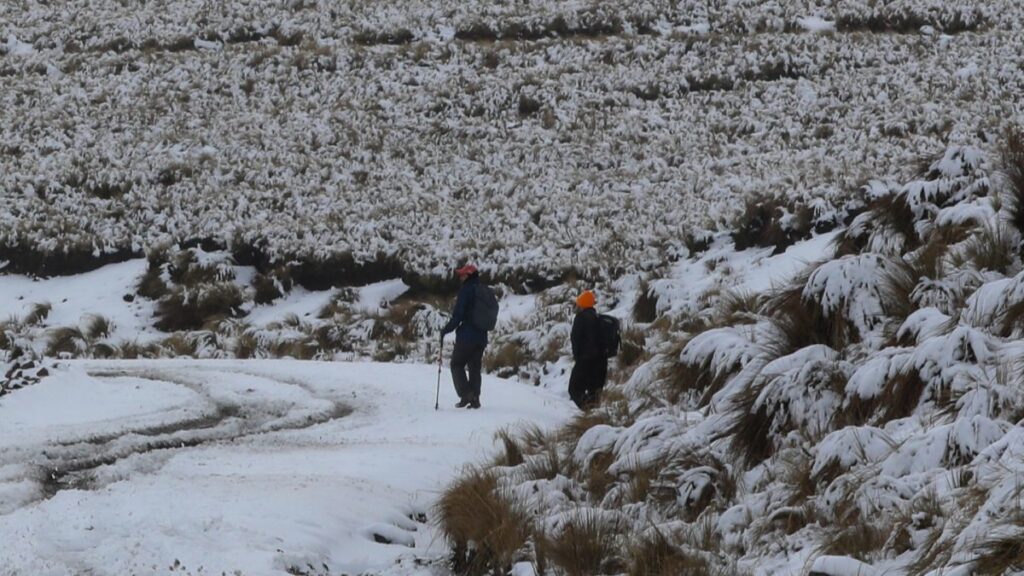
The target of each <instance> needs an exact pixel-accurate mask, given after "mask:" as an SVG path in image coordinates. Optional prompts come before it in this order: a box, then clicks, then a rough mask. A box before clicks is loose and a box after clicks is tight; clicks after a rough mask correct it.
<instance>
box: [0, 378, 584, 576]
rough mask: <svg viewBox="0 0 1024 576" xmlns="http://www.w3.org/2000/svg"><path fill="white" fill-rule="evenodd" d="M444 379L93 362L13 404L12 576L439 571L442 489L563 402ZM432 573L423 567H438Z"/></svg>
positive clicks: (4, 424)
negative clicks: (437, 517) (508, 429)
mask: <svg viewBox="0 0 1024 576" xmlns="http://www.w3.org/2000/svg"><path fill="white" fill-rule="evenodd" d="M436 370H437V369H436V367H432V366H416V365H387V364H368V363H364V364H340V363H329V364H322V363H312V362H292V361H179V360H167V361H118V362H112V361H83V362H73V363H71V364H70V366H69V368H67V369H65V370H60V371H58V373H57V374H56V375H55V376H53V377H52V378H50V379H48V380H45V381H44V382H43V383H41V384H39V385H36V386H33V387H30V388H26V389H24V390H22V391H19V392H18V393H16V394H12V395H10V396H8V397H5V398H4V399H3V400H2V401H0V541H2V542H4V546H3V547H2V549H0V574H2V575H4V576H8V575H11V576H13V575H28V574H32V575H36V574H53V575H58V574H96V575H104V574H111V575H113V574H140V573H146V574H164V573H174V574H181V573H184V574H187V573H193V574H198V573H200V572H199V570H200V568H202V572H201V573H204V574H205V573H213V574H220V573H221V572H225V573H227V574H233V573H235V572H236V571H238V572H239V573H241V574H246V575H256V574H283V573H287V571H288V570H290V569H292V570H293V571H296V569H297V570H301V571H303V572H304V573H311V574H328V573H329V574H338V573H353V572H354V573H364V572H367V573H371V574H374V573H375V574H435V573H438V571H440V568H438V567H436V566H433V567H432V566H431V563H430V562H429V560H430V559H431V558H436V557H439V556H442V555H443V554H444V552H445V549H444V543H443V542H442V541H441V539H440V538H439V537H438V535H437V533H436V530H435V529H434V528H433V526H432V525H431V523H430V518H429V517H430V514H431V506H432V504H433V502H434V499H435V498H436V496H437V494H438V491H439V490H440V488H441V487H442V486H443V485H444V483H445V482H446V481H447V480H449V479H450V478H451V477H452V476H453V474H454V473H455V472H456V471H457V470H458V469H459V468H460V467H461V466H462V465H464V464H465V463H467V462H471V461H475V460H478V459H479V458H481V457H483V456H485V455H486V454H487V453H488V452H489V451H490V450H492V449H493V440H492V438H493V433H494V431H495V430H497V429H499V428H501V427H504V426H508V425H515V424H517V423H537V424H540V425H542V426H550V425H555V424H557V423H559V422H562V421H564V420H565V419H566V418H567V417H568V416H569V415H570V414H571V409H570V407H571V405H570V404H569V403H568V402H567V401H566V400H564V399H563V398H560V397H557V396H555V395H552V394H551V393H549V392H546V391H544V390H541V389H535V388H531V387H528V386H523V385H522V384H517V383H512V382H506V381H502V380H499V379H496V378H487V379H486V380H485V382H484V394H483V398H482V400H483V403H484V407H483V408H482V409H481V410H479V411H466V410H456V409H454V408H451V407H450V406H451V404H452V402H453V401H454V398H453V394H452V392H451V391H450V379H449V378H448V377H447V374H445V378H444V379H443V381H442V386H443V390H442V399H443V401H442V404H443V405H445V407H442V409H441V410H440V411H438V412H435V411H434V410H433V393H434V384H435V382H436V376H437V372H436ZM424 560H427V561H426V562H424Z"/></svg>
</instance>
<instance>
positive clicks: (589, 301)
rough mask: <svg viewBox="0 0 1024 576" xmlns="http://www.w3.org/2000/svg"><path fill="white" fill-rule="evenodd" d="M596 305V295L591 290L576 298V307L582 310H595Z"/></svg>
mask: <svg viewBox="0 0 1024 576" xmlns="http://www.w3.org/2000/svg"><path fill="white" fill-rule="evenodd" d="M594 304H596V299H595V298H594V293H593V292H591V291H590V290H586V291H584V292H583V294H580V295H579V296H578V297H577V298H576V305H577V306H579V307H580V308H583V309H586V308H593V307H594Z"/></svg>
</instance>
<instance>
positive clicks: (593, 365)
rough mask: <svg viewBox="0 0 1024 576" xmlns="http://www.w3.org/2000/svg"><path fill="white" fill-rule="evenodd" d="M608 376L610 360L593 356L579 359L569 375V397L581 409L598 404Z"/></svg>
mask: <svg viewBox="0 0 1024 576" xmlns="http://www.w3.org/2000/svg"><path fill="white" fill-rule="evenodd" d="M607 378H608V360H606V359H605V358H592V359H586V360H577V361H576V364H575V365H573V367H572V374H570V375H569V397H570V398H572V401H573V402H575V403H576V406H578V407H579V408H580V410H586V409H587V408H591V407H593V406H595V405H597V402H598V401H599V400H600V398H601V390H603V389H604V382H605V380H606V379H607Z"/></svg>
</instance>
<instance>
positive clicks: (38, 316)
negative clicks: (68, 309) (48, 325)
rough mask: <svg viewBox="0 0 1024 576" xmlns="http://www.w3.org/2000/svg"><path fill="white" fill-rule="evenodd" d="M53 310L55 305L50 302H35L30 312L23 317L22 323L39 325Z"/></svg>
mask: <svg viewBox="0 0 1024 576" xmlns="http://www.w3.org/2000/svg"><path fill="white" fill-rule="evenodd" d="M51 310H53V306H52V305H51V304H50V303H49V302H40V303H38V304H33V305H32V307H31V308H30V309H29V312H28V314H26V315H25V317H24V318H23V319H22V323H23V324H25V325H26V326H38V325H40V324H42V323H43V321H44V320H46V318H47V317H48V316H49V315H50V311H51Z"/></svg>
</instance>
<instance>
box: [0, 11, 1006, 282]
mask: <svg viewBox="0 0 1024 576" xmlns="http://www.w3.org/2000/svg"><path fill="white" fill-rule="evenodd" d="M128 4H131V6H130V7H129V6H128ZM5 6H6V9H5V12H4V14H3V15H2V16H0V38H4V39H6V42H4V43H0V77H3V79H4V86H5V89H4V90H3V92H2V93H0V109H2V110H3V118H4V121H3V122H2V125H0V195H2V198H3V199H4V206H3V208H2V209H0V261H8V267H9V268H10V269H12V270H16V271H22V272H32V273H40V272H43V273H63V272H73V271H79V270H83V269H87V268H90V267H94V266H95V265H96V264H98V263H100V262H105V261H117V260H123V259H125V258H127V257H129V256H132V255H135V256H139V255H142V254H143V253H144V252H148V251H150V250H153V249H155V248H158V247H160V246H164V245H167V244H173V243H189V242H191V243H196V242H200V241H202V242H205V244H204V246H205V247H206V248H213V247H219V248H227V249H228V250H229V251H231V252H232V253H233V254H235V255H236V256H237V257H238V258H239V260H240V261H241V263H252V262H255V263H257V264H258V265H259V266H260V267H261V268H270V267H272V266H274V265H284V264H288V263H289V262H295V261H301V262H304V263H305V264H306V268H307V269H312V268H315V265H314V264H315V263H317V262H326V263H328V264H329V268H330V269H331V270H332V272H331V273H330V274H328V275H327V278H326V280H327V281H348V282H352V281H354V280H356V279H360V278H365V277H367V276H371V277H376V278H378V279H383V278H384V277H389V275H393V274H394V273H395V272H405V273H407V274H409V275H421V276H428V277H436V276H437V275H438V274H439V272H441V271H442V270H447V269H448V268H449V267H450V264H451V261H452V259H453V256H454V255H460V256H465V257H470V258H472V259H474V260H477V261H480V262H481V263H483V265H484V266H485V269H486V270H487V271H488V272H489V273H492V274H494V275H497V276H499V277H501V278H503V279H508V280H510V281H512V280H516V281H526V280H531V281H533V282H537V281H540V280H548V281H550V280H560V279H562V278H563V277H565V276H566V275H567V274H568V273H570V272H573V271H575V272H579V273H583V274H597V275H600V276H607V275H609V274H613V273H616V272H620V271H623V270H627V271H628V270H644V269H650V268H653V267H656V266H658V265H659V263H662V262H665V261H666V260H672V259H675V258H678V257H679V256H680V255H685V254H686V253H687V245H688V242H687V240H688V239H692V238H700V237H702V233H703V231H705V230H709V229H710V230H716V229H719V228H721V227H722V226H723V225H727V224H726V223H728V222H730V221H731V217H732V216H735V214H736V213H737V212H738V211H739V210H740V209H741V208H742V206H743V204H744V202H745V201H746V200H747V199H748V198H749V197H750V196H751V195H752V194H759V195H763V196H768V197H771V196H785V197H786V198H788V199H790V200H791V201H793V202H796V201H800V202H801V205H802V206H805V207H806V210H805V211H806V212H807V214H806V215H805V216H806V217H807V218H809V219H810V222H805V223H804V225H805V227H806V226H811V225H816V224H817V225H821V226H830V225H834V223H835V222H834V220H835V219H836V217H837V216H836V214H833V213H829V212H825V211H823V210H822V208H823V206H824V205H825V203H826V202H831V203H832V204H835V205H841V204H842V202H840V201H838V199H841V198H844V197H845V196H846V195H848V194H850V193H851V191H853V190H856V189H857V187H859V186H860V185H861V184H863V183H864V182H865V181H866V180H867V179H869V178H874V177H879V176H898V177H902V178H907V177H909V176H911V175H912V173H913V170H914V168H915V166H916V165H917V163H918V162H919V160H920V158H922V157H925V156H930V155H931V154H934V153H935V151H936V150H940V149H941V148H942V147H944V146H945V145H947V144H948V143H954V144H968V143H974V144H978V145H982V146H986V145H988V144H989V142H990V140H991V139H992V137H993V136H997V135H998V134H999V132H1000V130H1001V128H1002V127H1003V126H1004V125H1005V123H1006V122H1007V121H1008V119H1010V118H1012V116H1013V114H1014V113H1015V112H1016V111H1017V110H1016V108H1015V102H1016V97H1017V95H1019V94H1020V93H1021V91H1022V88H1024V71H1022V70H1021V68H1020V66H1019V65H1018V63H1017V62H1018V55H1019V54H1020V53H1021V52H1022V50H1024V40H1022V39H1021V34H1019V24H1020V20H1021V17H1022V15H1021V13H1022V10H1021V8H1020V6H1019V4H1018V3H1017V2H1013V1H1011V0H1003V1H998V0H996V1H990V2H982V1H975V2H957V3H952V4H951V3H949V2H945V1H940V0H915V1H901V2H891V3H875V2H846V1H844V2H829V1H823V0H818V1H800V0H787V1H784V2H768V3H765V2H759V1H758V2H754V1H743V2H731V1H730V2H725V1H711V2H709V1H701V2H697V1H695V0H687V1H684V2H679V3H668V2H631V3H628V4H627V5H625V6H624V5H623V4H622V3H620V2H608V1H594V2H573V3H562V2H546V1H529V2H519V3H505V2H478V1H473V2H443V3H435V2H410V3H405V2H403V3H401V5H400V6H396V5H393V3H379V2H353V3H347V4H338V3H328V2H322V1H321V2H318V1H315V0H296V1H290V2H277V1H273V2H271V1H266V0H253V1H244V2H243V1H232V2H218V3H216V4H210V3H207V2H198V1H186V0H181V1H173V2H167V1H162V2H147V3H141V4H139V5H134V4H133V3H127V4H126V3H124V2H114V1H105V0H76V1H74V2H70V3H67V2H66V3H62V4H61V6H60V7H59V8H57V7H54V6H53V5H51V4H49V3H46V2H39V1H30V0H16V1H14V2H8V3H7V4H6V5H5ZM306 276H310V277H308V278H307V277H306ZM314 276H315V277H314ZM320 276H323V274H319V275H317V274H314V272H312V271H310V270H307V274H306V275H304V277H303V283H304V284H305V285H307V287H309V285H310V284H314V283H316V282H317V281H323V280H324V279H323V278H321V277H320Z"/></svg>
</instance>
